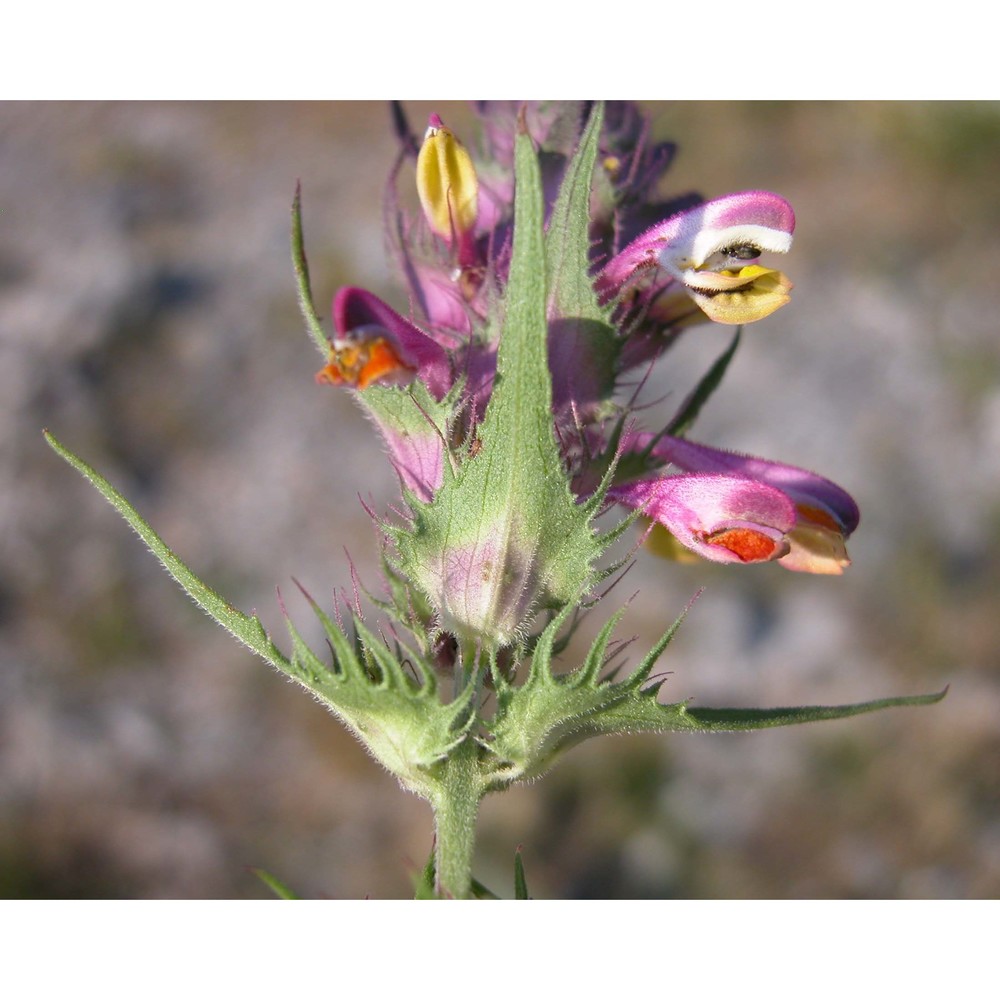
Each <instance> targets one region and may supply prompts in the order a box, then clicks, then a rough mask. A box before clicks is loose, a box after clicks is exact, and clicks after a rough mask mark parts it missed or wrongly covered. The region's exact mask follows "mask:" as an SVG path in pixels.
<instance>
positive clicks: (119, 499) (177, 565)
mask: <svg viewBox="0 0 1000 1000" xmlns="http://www.w3.org/2000/svg"><path fill="white" fill-rule="evenodd" d="M43 433H44V434H45V440H46V441H48V443H49V444H50V445H51V447H52V449H53V450H54V451H55V452H56V453H57V454H58V455H60V456H61V457H62V458H64V459H65V460H66V461H67V462H68V463H69V464H70V465H72V466H73V468H74V469H76V470H77V472H79V473H80V474H81V475H82V476H83V477H84V478H86V479H88V480H90V482H91V483H92V484H93V485H94V486H95V487H96V488H97V490H98V492H99V493H101V494H102V495H103V496H104V498H105V499H106V500H107V501H108V503H110V504H111V506H112V507H114V508H115V510H117V511H118V513H119V514H121V516H122V517H123V518H125V520H126V521H127V522H128V523H129V525H130V526H131V527H132V530H133V531H135V533H136V534H137V535H138V536H139V537H140V538H141V539H142V540H143V541H144V542H145V543H146V545H147V546H148V547H149V550H150V552H152V553H153V555H154V556H156V558H157V559H159V560H160V563H161V564H162V565H163V568H164V569H165V570H166V571H167V572H168V573H169V574H170V575H171V576H172V577H173V578H174V579H175V580H176V581H177V582H178V583H179V584H180V585H181V587H182V588H183V590H184V592H185V593H186V594H187V595H188V597H190V598H191V599H192V600H193V601H194V602H195V604H197V605H198V606H199V607H200V608H201V609H202V610H203V611H205V612H206V613H207V614H208V615H209V616H210V617H212V618H214V619H215V620H216V621H217V622H218V623H219V624H220V625H221V626H222V627H223V628H224V629H226V630H227V631H229V632H231V633H232V634H233V635H234V636H236V638H237V639H239V641H240V642H242V643H243V644H244V645H245V646H248V647H249V648H250V649H252V650H253V651H254V652H255V653H256V654H257V655H258V656H260V657H262V658H263V659H265V660H267V662H268V663H270V664H272V666H275V667H277V668H278V669H279V670H281V671H283V672H284V673H287V674H289V675H290V676H292V677H293V678H294V679H295V680H299V681H301V680H302V678H301V677H300V676H298V674H297V673H296V671H295V670H294V669H293V667H292V664H291V663H290V661H289V660H288V659H287V658H286V657H285V656H284V655H283V654H282V653H281V652H280V651H279V650H278V649H277V647H276V646H275V645H274V643H273V642H271V639H270V638H269V636H268V635H267V633H266V632H265V631H264V626H263V625H261V623H260V619H258V618H257V617H256V615H254V616H252V617H251V616H249V615H245V614H243V612H242V611H238V610H237V609H236V608H234V607H233V606H232V605H231V604H230V603H229V602H228V601H227V600H226V599H225V598H224V597H222V596H221V595H219V594H217V593H216V592H215V591H214V590H213V589H212V588H211V587H209V586H208V584H206V583H203V582H202V581H201V580H200V579H199V578H198V577H197V576H195V574H194V573H193V572H192V571H191V570H190V569H189V568H188V567H187V566H186V565H185V564H184V563H183V562H182V561H181V560H180V559H179V558H178V557H177V556H176V555H175V554H174V553H173V552H172V551H171V549H170V548H169V546H168V545H167V544H166V542H164V541H163V539H162V538H160V536H159V535H158V534H157V533H156V532H155V531H154V530H153V529H152V528H151V527H150V526H149V525H148V524H147V523H146V521H145V520H143V518H142V517H141V516H140V515H139V513H138V511H136V509H135V508H134V507H133V506H132V505H131V504H130V503H129V502H128V501H127V500H126V499H125V497H123V496H122V495H121V493H119V492H118V490H116V489H115V488H114V487H113V486H112V485H111V484H110V483H109V482H108V481H107V480H106V479H105V478H104V477H103V476H102V475H101V474H100V473H99V472H97V471H96V470H94V469H92V468H91V467H90V466H89V465H88V464H87V463H86V462H84V461H83V459H81V458H78V457H77V456H76V455H74V454H73V453H72V452H71V451H69V449H67V448H66V447H65V446H64V445H62V444H60V443H59V441H57V440H56V439H55V438H54V437H53V436H52V435H51V434H50V433H49V432H48V431H44V432H43Z"/></svg>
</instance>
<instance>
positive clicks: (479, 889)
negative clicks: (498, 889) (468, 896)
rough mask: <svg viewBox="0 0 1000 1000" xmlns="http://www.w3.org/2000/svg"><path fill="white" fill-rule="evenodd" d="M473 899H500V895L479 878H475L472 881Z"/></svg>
mask: <svg viewBox="0 0 1000 1000" xmlns="http://www.w3.org/2000/svg"><path fill="white" fill-rule="evenodd" d="M470 885H471V888H472V898H473V899H499V898H500V897H499V896H498V895H497V894H496V893H495V892H494V891H493V890H492V889H487V888H486V886H485V885H483V883H482V882H480V881H479V880H478V879H473V880H472V882H471V883H470Z"/></svg>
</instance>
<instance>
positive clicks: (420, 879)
mask: <svg viewBox="0 0 1000 1000" xmlns="http://www.w3.org/2000/svg"><path fill="white" fill-rule="evenodd" d="M413 898H414V899H437V893H436V892H435V891H434V852H433V851H431V856H430V857H429V858H428V859H427V864H426V865H424V867H423V868H421V869H420V871H418V872H415V873H414V875H413Z"/></svg>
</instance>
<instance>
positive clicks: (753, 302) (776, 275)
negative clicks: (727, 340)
mask: <svg viewBox="0 0 1000 1000" xmlns="http://www.w3.org/2000/svg"><path fill="white" fill-rule="evenodd" d="M684 283H685V284H686V285H687V288H688V291H689V292H690V293H691V295H692V297H693V298H694V300H695V301H696V302H697V303H698V305H699V306H701V308H702V310H704V312H705V315H707V316H708V318H709V319H712V320H715V322H716V323H732V324H740V323H754V322H756V321H757V320H759V319H763V318H764V317H765V316H770V315H771V313H773V312H774V311H775V310H776V309H780V308H781V307H782V306H783V305H784V304H785V303H786V302H788V300H789V292H791V290H792V283H791V282H790V281H789V280H788V278H786V277H785V275H784V274H782V273H781V271H775V270H772V269H771V268H768V267H761V266H760V265H759V264H751V265H749V266H748V267H743V268H740V270H739V271H687V272H685V275H684Z"/></svg>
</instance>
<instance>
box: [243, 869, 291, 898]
mask: <svg viewBox="0 0 1000 1000" xmlns="http://www.w3.org/2000/svg"><path fill="white" fill-rule="evenodd" d="M250 871H252V872H253V873H254V875H256V876H257V878H259V879H260V880H261V882H263V883H264V885H266V886H267V887H268V888H269V889H270V890H271V892H273V893H274V894H275V896H277V897H278V899H300V898H301V897H300V896H297V895H296V894H295V893H294V892H292V890H291V889H289V888H288V886H287V885H285V883H284V882H282V881H281V880H280V879H277V878H275V877H274V876H273V875H271V874H270V873H269V872H266V871H264V869H263V868H251V869H250Z"/></svg>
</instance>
